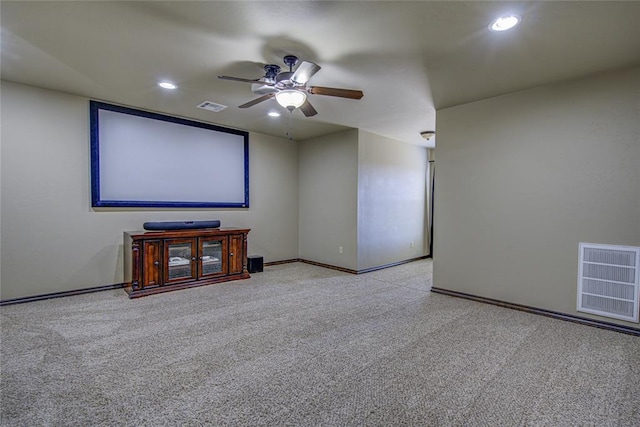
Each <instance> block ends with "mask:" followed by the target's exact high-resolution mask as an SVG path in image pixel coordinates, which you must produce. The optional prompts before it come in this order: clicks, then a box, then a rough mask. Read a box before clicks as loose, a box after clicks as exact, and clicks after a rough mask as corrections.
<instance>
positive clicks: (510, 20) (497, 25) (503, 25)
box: [489, 15, 520, 31]
mask: <svg viewBox="0 0 640 427" xmlns="http://www.w3.org/2000/svg"><path fill="white" fill-rule="evenodd" d="M518 22H520V17H519V16H518V15H505V16H501V17H499V18H497V19H496V20H494V21H493V22H492V23H491V25H489V29H491V30H493V31H505V30H509V29H511V28H513V27H515V26H516V25H518Z"/></svg>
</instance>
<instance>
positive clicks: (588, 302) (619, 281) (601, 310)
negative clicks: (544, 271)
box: [577, 242, 640, 323]
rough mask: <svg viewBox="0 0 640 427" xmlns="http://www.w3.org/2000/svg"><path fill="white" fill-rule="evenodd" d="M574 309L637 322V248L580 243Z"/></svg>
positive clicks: (639, 289) (639, 283) (639, 290)
mask: <svg viewBox="0 0 640 427" xmlns="http://www.w3.org/2000/svg"><path fill="white" fill-rule="evenodd" d="M579 258H580V261H579V262H580V263H579V265H578V307H577V310H578V311H582V312H585V313H591V314H597V315H600V316H605V317H611V318H614V319H621V320H628V321H630V322H636V323H638V316H639V314H638V308H639V304H638V299H639V298H640V247H634V246H613V245H600V244H595V243H582V242H581V243H580V257H579Z"/></svg>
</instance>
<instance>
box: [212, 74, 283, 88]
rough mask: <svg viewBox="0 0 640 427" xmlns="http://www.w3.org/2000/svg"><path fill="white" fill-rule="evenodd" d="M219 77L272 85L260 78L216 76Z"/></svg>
mask: <svg viewBox="0 0 640 427" xmlns="http://www.w3.org/2000/svg"><path fill="white" fill-rule="evenodd" d="M218 78H219V79H223V80H233V81H234V82H245V83H258V84H261V85H267V86H273V83H269V82H265V81H262V80H260V79H243V78H242V77H231V76H218Z"/></svg>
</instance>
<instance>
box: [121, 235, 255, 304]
mask: <svg viewBox="0 0 640 427" xmlns="http://www.w3.org/2000/svg"><path fill="white" fill-rule="evenodd" d="M249 231H250V229H245V228H205V229H192V230H168V231H134V232H130V231H127V232H125V233H124V279H125V290H126V291H127V293H128V294H129V298H137V297H142V296H145V295H151V294H157V293H160V292H168V291H174V290H177V289H184V288H191V287H195V286H203V285H210V284H213V283H220V282H226V281H229V280H240V279H248V278H249V277H250V276H249V272H248V271H247V234H249Z"/></svg>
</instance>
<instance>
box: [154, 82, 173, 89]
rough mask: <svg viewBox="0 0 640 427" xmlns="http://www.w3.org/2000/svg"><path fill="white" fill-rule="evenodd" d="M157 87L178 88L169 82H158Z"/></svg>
mask: <svg viewBox="0 0 640 427" xmlns="http://www.w3.org/2000/svg"><path fill="white" fill-rule="evenodd" d="M158 86H160V87H161V88H163V89H177V88H178V86H176V85H175V84H173V83H171V82H167V81H164V82H158Z"/></svg>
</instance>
